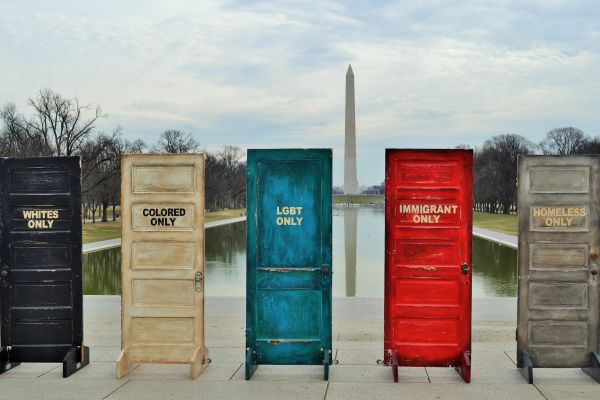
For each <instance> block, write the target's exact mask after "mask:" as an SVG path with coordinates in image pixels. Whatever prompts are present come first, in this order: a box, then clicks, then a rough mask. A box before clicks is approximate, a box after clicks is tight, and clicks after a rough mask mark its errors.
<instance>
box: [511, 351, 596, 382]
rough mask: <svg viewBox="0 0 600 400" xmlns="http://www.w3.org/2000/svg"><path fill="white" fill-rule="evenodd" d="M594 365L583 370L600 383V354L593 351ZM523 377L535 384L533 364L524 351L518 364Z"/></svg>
mask: <svg viewBox="0 0 600 400" xmlns="http://www.w3.org/2000/svg"><path fill="white" fill-rule="evenodd" d="M591 357H592V365H591V366H590V367H587V368H581V370H582V371H583V372H585V373H586V374H588V375H589V376H591V377H592V378H594V380H595V381H596V382H598V383H600V354H598V353H597V352H595V351H592V354H591ZM517 367H518V368H519V371H520V372H521V375H523V378H525V380H526V381H527V383H529V384H532V383H533V363H532V362H531V357H530V356H529V353H528V352H526V351H524V352H522V353H521V360H520V363H518V364H517Z"/></svg>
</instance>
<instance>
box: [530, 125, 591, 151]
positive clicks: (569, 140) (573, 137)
mask: <svg viewBox="0 0 600 400" xmlns="http://www.w3.org/2000/svg"><path fill="white" fill-rule="evenodd" d="M588 141H589V137H588V136H587V135H586V134H585V133H584V132H583V131H582V130H581V129H577V128H573V127H572V126H568V127H564V128H556V129H552V130H551V131H549V132H548V133H546V138H545V139H544V140H543V141H542V142H541V143H540V145H539V148H540V151H541V152H542V153H543V154H546V155H570V154H580V153H581V150H582V148H583V147H584V146H585V144H586V143H587V142H588Z"/></svg>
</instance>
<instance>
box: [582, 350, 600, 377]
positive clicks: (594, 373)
mask: <svg viewBox="0 0 600 400" xmlns="http://www.w3.org/2000/svg"><path fill="white" fill-rule="evenodd" d="M581 370H582V371H583V372H585V373H586V374H588V375H589V376H591V377H592V378H594V380H595V381H596V382H598V383H600V354H599V353H597V352H595V351H592V365H591V366H590V367H588V368H581Z"/></svg>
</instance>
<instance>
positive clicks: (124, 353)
mask: <svg viewBox="0 0 600 400" xmlns="http://www.w3.org/2000/svg"><path fill="white" fill-rule="evenodd" d="M139 366H140V364H134V363H133V362H131V358H130V353H129V348H128V347H125V348H124V349H123V350H121V353H119V358H117V379H121V378H122V377H124V376H125V375H127V374H128V373H130V372H131V371H133V370H134V369H136V368H137V367H139Z"/></svg>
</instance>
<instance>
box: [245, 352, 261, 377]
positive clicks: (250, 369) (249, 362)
mask: <svg viewBox="0 0 600 400" xmlns="http://www.w3.org/2000/svg"><path fill="white" fill-rule="evenodd" d="M245 368H246V380H247V381H248V380H250V378H252V375H254V373H255V372H256V369H257V368H258V363H257V362H256V352H255V351H254V350H252V348H250V347H247V348H246V365H245Z"/></svg>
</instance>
